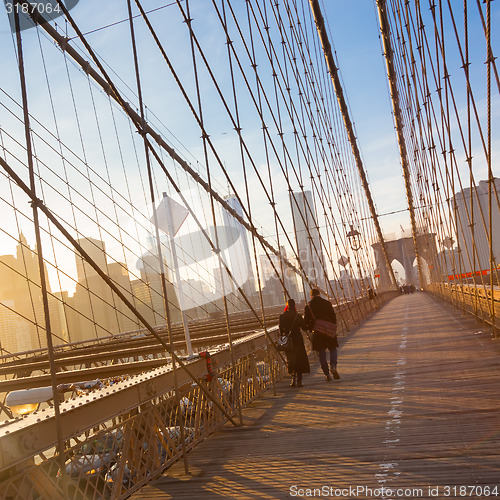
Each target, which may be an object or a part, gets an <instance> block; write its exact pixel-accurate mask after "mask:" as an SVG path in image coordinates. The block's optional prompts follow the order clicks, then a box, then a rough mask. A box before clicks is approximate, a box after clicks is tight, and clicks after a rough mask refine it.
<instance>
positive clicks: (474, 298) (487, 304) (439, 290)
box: [426, 283, 500, 329]
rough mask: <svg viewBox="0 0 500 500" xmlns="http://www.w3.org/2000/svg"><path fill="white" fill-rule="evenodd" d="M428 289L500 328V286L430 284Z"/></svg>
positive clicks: (480, 319)
mask: <svg viewBox="0 0 500 500" xmlns="http://www.w3.org/2000/svg"><path fill="white" fill-rule="evenodd" d="M426 290H427V291H428V292H430V293H432V294H433V295H436V296H438V297H440V298H441V299H443V300H446V301H448V302H451V303H452V304H454V305H456V306H457V307H459V308H460V309H462V310H463V311H464V312H467V313H469V314H472V315H474V316H475V318H476V319H477V320H479V321H483V322H484V323H487V324H489V325H491V326H494V327H495V328H496V329H499V328H500V287H499V286H497V285H494V286H493V288H492V287H491V286H490V285H482V284H474V283H471V284H451V283H434V284H429V285H427V287H426Z"/></svg>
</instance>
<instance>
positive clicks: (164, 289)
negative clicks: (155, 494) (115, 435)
mask: <svg viewBox="0 0 500 500" xmlns="http://www.w3.org/2000/svg"><path fill="white" fill-rule="evenodd" d="M130 2H131V0H127V7H128V14H129V24H130V36H131V39H132V51H133V54H134V68H135V77H136V82H137V95H138V97H139V109H140V113H141V120H142V124H144V103H143V100H142V87H141V77H140V73H139V61H138V58H137V45H136V43H135V30H134V21H133V18H132V5H131V3H130ZM141 132H142V137H143V140H144V153H145V155H146V166H147V171H148V181H149V190H150V196H151V203H152V205H153V221H154V226H155V237H156V252H157V254H158V261H159V265H160V276H161V288H162V292H163V304H164V307H165V318H166V320H167V331H168V341H169V347H170V352H172V353H173V351H174V345H173V338H172V337H173V336H172V323H171V318H170V311H169V305H168V293H167V284H166V282H165V266H164V263H163V256H162V251H161V243H160V230H159V228H158V215H157V213H156V207H155V192H154V186H153V173H152V170H151V157H150V155H149V147H148V143H147V138H146V133H145V132H144V129H143V128H142V127H141ZM169 211H170V207H169ZM173 239H174V238H173V235H171V240H170V241H171V245H173V244H174V241H173ZM180 293H181V292H180ZM186 333H187V332H186ZM186 342H187V339H186ZM171 360H172V373H173V376H174V390H175V403H176V405H177V408H178V409H179V413H178V414H179V427H180V434H181V447H182V458H183V461H184V472H185V473H186V474H189V467H188V462H187V450H186V438H185V434H184V418H183V415H182V411H180V398H179V382H178V379H177V363H176V360H175V357H174V356H172V357H171Z"/></svg>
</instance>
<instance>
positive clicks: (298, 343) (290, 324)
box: [279, 299, 311, 387]
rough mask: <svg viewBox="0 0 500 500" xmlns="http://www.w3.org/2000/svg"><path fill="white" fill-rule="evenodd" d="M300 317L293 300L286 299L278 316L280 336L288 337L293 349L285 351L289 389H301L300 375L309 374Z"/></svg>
mask: <svg viewBox="0 0 500 500" xmlns="http://www.w3.org/2000/svg"><path fill="white" fill-rule="evenodd" d="M302 322H303V319H302V316H301V315H300V314H299V313H298V312H297V308H296V306H295V300H293V299H288V302H287V303H286V307H285V312H284V313H283V314H281V315H280V319H279V330H280V335H290V339H291V341H292V344H293V348H292V349H291V350H290V351H285V354H286V360H287V366H288V373H289V374H290V375H291V376H292V382H291V383H290V387H302V374H303V373H309V372H310V371H311V370H310V367H309V358H308V357H307V353H306V348H305V346H304V339H303V338H302V332H301V331H300V327H301V326H302Z"/></svg>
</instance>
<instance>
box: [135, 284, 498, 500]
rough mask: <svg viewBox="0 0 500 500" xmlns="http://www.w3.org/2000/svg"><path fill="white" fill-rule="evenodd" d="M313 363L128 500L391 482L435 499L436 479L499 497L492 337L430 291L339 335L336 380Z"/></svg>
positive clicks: (256, 494) (282, 493) (244, 495)
mask: <svg viewBox="0 0 500 500" xmlns="http://www.w3.org/2000/svg"><path fill="white" fill-rule="evenodd" d="M312 366H313V373H312V374H310V375H306V376H304V387H303V388H302V389H291V388H289V387H288V381H282V382H280V383H279V384H278V386H277V388H278V394H277V396H275V397H273V396H272V394H271V392H270V391H268V392H267V393H266V394H265V395H264V396H263V397H261V398H259V399H258V400H256V401H255V402H254V403H253V404H252V405H250V407H249V408H248V409H246V410H245V412H244V421H245V424H246V425H245V427H244V428H232V427H230V426H226V427H224V428H223V429H222V430H221V431H219V432H217V433H215V434H214V435H213V436H211V437H210V438H209V439H207V440H206V441H205V442H204V443H202V444H201V445H200V446H198V447H197V448H196V449H195V450H194V451H193V452H192V454H191V455H190V457H189V463H190V467H191V471H190V472H191V473H190V475H188V476H186V475H184V472H183V467H182V464H175V465H174V466H173V467H172V468H171V469H169V470H168V471H166V473H165V474H164V475H163V476H162V477H161V478H159V479H157V480H156V481H154V482H152V483H151V484H149V485H147V486H146V487H144V488H143V489H142V490H141V491H139V492H137V493H135V494H134V495H133V497H132V498H134V499H135V500H138V499H149V498H155V499H173V498H175V499H183V498H193V495H195V496H196V497H200V498H238V499H254V498H290V496H291V494H293V493H296V492H298V489H299V488H302V489H303V490H304V491H303V492H302V493H303V496H304V497H307V491H305V490H306V489H307V488H309V489H313V488H323V487H325V488H334V489H346V488H349V487H351V488H358V487H359V488H365V490H369V489H372V490H375V489H377V488H378V489H380V488H381V487H382V486H383V487H385V488H389V489H392V490H396V489H402V491H401V493H402V496H399V498H404V497H406V498H410V497H411V498H434V497H435V496H434V493H436V492H437V493H438V494H439V496H440V497H445V490H444V488H445V487H446V486H450V487H457V486H459V487H460V486H476V487H477V486H481V487H482V486H491V487H494V486H497V487H498V490H497V491H498V493H497V495H500V474H499V470H500V432H499V429H500V411H499V410H500V384H499V383H498V380H499V379H500V344H498V343H496V342H494V341H492V340H491V338H490V335H489V333H486V332H485V331H482V332H481V328H480V327H478V326H477V325H476V324H475V323H474V322H473V320H471V319H469V317H465V316H461V315H460V312H457V310H456V309H453V308H452V307H450V306H448V305H447V304H445V303H442V302H440V301H437V300H436V299H434V298H433V297H432V296H430V295H425V294H420V293H417V294H414V295H404V296H401V297H398V298H397V299H395V300H393V301H392V302H390V303H389V304H387V305H385V306H384V307H383V308H382V309H380V310H379V311H378V312H377V313H376V314H374V315H373V316H372V317H371V318H370V319H368V320H367V321H365V323H364V324H362V325H361V326H360V327H359V328H358V329H357V330H356V331H354V332H352V334H351V335H349V336H348V337H347V338H346V341H345V343H344V344H343V345H342V347H341V349H340V352H339V371H340V374H341V377H342V378H341V379H340V380H339V381H334V382H330V383H327V382H325V380H324V376H323V375H322V374H320V373H319V372H318V367H317V361H316V360H313V361H312ZM429 488H431V490H429ZM436 488H437V489H436ZM405 489H407V490H408V491H406V492H405V491H404V490H405ZM413 490H414V491H413ZM477 491H478V490H476V492H477ZM337 493H342V492H340V491H338V492H337ZM344 493H346V491H344ZM351 493H352V491H351ZM359 493H360V494H359V495H358V496H357V497H358V498H367V497H369V495H368V494H363V491H362V490H359ZM405 493H408V495H406V494H405ZM410 493H411V494H410ZM449 493H450V495H448V497H449V498H455V495H454V494H453V490H449ZM297 496H299V495H297ZM309 496H312V494H311V492H310V494H309ZM317 496H318V495H317ZM334 496H335V495H331V497H334ZM342 496H343V495H337V497H342ZM467 496H469V495H467ZM350 497H351V498H355V496H354V495H351V496H350ZM458 497H461V496H460V495H458ZM346 498H347V497H346ZM379 498H396V497H395V496H390V495H389V496H387V495H386V496H385V497H384V496H379Z"/></svg>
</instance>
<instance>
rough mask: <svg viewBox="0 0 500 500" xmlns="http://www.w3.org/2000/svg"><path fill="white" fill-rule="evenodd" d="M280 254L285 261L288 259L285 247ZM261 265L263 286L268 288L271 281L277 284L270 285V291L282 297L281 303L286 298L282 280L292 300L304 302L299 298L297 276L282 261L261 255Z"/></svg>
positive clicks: (275, 257)
mask: <svg viewBox="0 0 500 500" xmlns="http://www.w3.org/2000/svg"><path fill="white" fill-rule="evenodd" d="M280 254H281V257H282V258H283V259H287V253H286V249H285V247H284V246H280ZM259 264H260V269H261V279H262V284H263V286H267V285H268V282H270V281H273V282H275V283H274V284H273V285H272V286H271V285H270V286H269V287H268V289H269V290H271V289H272V290H273V293H278V294H279V295H280V302H279V303H281V299H282V298H283V297H284V290H283V285H282V284H281V281H280V278H281V280H282V281H283V283H284V285H285V288H286V290H287V291H288V294H289V296H290V298H293V299H295V300H297V301H300V300H302V298H303V297H300V296H299V287H298V283H297V274H296V273H295V271H293V270H292V269H290V267H288V266H287V265H286V264H284V263H283V265H282V263H281V262H280V259H279V258H278V257H277V256H276V255H274V254H269V257H268V256H267V255H260V256H259ZM273 266H274V267H273ZM276 272H278V274H279V278H278V276H277V275H276Z"/></svg>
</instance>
